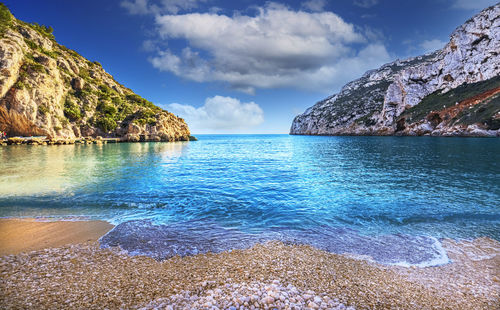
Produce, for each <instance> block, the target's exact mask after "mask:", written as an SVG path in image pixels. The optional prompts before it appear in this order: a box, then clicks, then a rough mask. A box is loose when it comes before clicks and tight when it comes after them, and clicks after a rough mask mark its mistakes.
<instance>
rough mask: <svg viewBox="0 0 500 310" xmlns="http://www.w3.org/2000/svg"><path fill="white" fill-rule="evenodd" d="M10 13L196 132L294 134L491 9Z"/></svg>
mask: <svg viewBox="0 0 500 310" xmlns="http://www.w3.org/2000/svg"><path fill="white" fill-rule="evenodd" d="M4 3H5V4H6V5H7V6H8V7H9V8H10V9H11V11H12V13H13V14H14V15H15V16H16V17H17V18H19V19H22V20H24V21H27V22H38V23H40V24H45V25H50V26H52V27H54V29H55V30H54V34H55V36H56V39H57V41H58V42H59V43H61V44H63V45H66V46H67V47H69V48H72V49H74V50H76V51H77V52H79V53H80V54H82V55H83V56H84V57H86V58H88V59H90V60H93V61H94V60H97V61H99V62H100V63H102V65H103V67H104V68H105V70H106V71H107V72H109V73H110V74H112V75H113V76H114V77H115V78H116V79H117V80H118V81H120V82H121V83H123V84H124V85H126V86H127V87H129V88H131V89H132V90H133V91H135V92H136V93H138V94H140V95H141V96H143V97H145V98H147V99H148V100H150V101H153V102H154V103H156V104H158V105H160V106H162V107H163V108H165V109H167V110H170V111H172V112H174V113H176V114H178V115H179V116H182V117H184V118H185V119H186V120H187V122H188V124H189V125H190V127H191V131H192V132H193V133H194V134H197V133H198V134H199V133H287V132H288V130H289V128H290V125H291V122H292V120H293V118H294V117H295V115H297V114H299V113H302V112H303V111H304V110H305V109H306V108H308V107H310V106H312V105H313V104H314V103H315V102H317V101H319V100H322V99H324V98H325V97H327V96H328V95H331V94H333V93H335V92H337V91H338V90H339V89H340V88H341V87H342V86H343V85H344V84H345V83H347V82H349V81H350V80H352V79H355V78H357V77H359V76H360V75H361V74H362V73H364V72H365V71H366V70H369V69H374V68H376V67H378V66H380V65H381V64H384V63H386V62H389V61H392V60H395V59H396V58H407V57H410V56H416V55H420V54H422V53H425V52H429V51H432V50H434V49H437V48H440V47H442V46H444V44H445V43H446V42H447V40H448V37H449V35H450V34H451V32H452V31H453V30H454V29H455V28H456V27H458V26H459V25H461V24H462V23H463V22H465V21H466V20H467V19H468V18H470V17H472V16H473V15H474V14H476V13H478V12H479V11H480V10H481V9H483V8H485V7H487V6H489V5H492V4H495V3H496V1H490V0H474V1H473V0H419V1H413V0H409V1H401V0H353V1H347V0H335V1H326V0H304V1H272V2H270V1H247V0H240V1H227V0H116V1H102V0H100V1H99V0H86V1H66V0H47V1H40V0H38V1H29V0H14V1H13V0H7V1H4Z"/></svg>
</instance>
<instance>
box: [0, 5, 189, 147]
mask: <svg viewBox="0 0 500 310" xmlns="http://www.w3.org/2000/svg"><path fill="white" fill-rule="evenodd" d="M52 31H53V29H52V27H49V26H44V25H38V24H36V23H35V24H30V23H26V22H23V21H20V20H18V19H16V18H14V16H13V15H12V14H11V13H10V12H9V10H8V8H7V7H6V6H5V5H4V4H1V3H0V35H1V37H0V41H1V47H0V55H1V56H0V66H1V68H0V69H2V71H1V74H0V98H1V99H0V130H4V131H7V133H9V134H10V135H48V136H52V137H67V138H75V137H81V136H108V137H121V138H123V139H124V140H129V141H137V140H153V141H176V140H188V139H189V134H190V133H189V129H188V127H187V125H186V123H185V122H184V120H183V119H182V118H179V117H176V116H175V115H173V114H172V113H170V112H168V111H165V110H163V109H161V108H160V107H158V106H156V105H154V104H153V103H152V102H150V101H148V100H146V99H144V98H142V97H141V96H139V95H137V94H135V93H134V92H132V90H130V89H128V88H126V87H124V86H123V85H121V84H120V83H118V82H117V81H115V80H114V78H113V77H112V76H111V75H110V74H108V73H106V72H105V71H104V69H103V68H102V65H101V64H100V63H99V62H97V61H94V62H92V61H89V60H87V59H85V58H84V57H82V56H80V55H79V54H78V53H77V52H75V51H74V50H71V49H69V48H67V47H65V46H63V45H61V44H58V43H57V42H56V41H55V37H54V35H53V33H52Z"/></svg>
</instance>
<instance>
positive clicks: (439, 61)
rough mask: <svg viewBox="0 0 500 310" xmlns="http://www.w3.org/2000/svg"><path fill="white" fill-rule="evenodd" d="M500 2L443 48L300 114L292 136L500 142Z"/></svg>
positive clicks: (367, 77)
mask: <svg viewBox="0 0 500 310" xmlns="http://www.w3.org/2000/svg"><path fill="white" fill-rule="evenodd" d="M499 53H500V4H497V5H495V6H492V7H489V8H487V9H485V10H483V11H482V12H481V13H479V14H478V15H476V16H475V17H473V18H471V19H470V20H468V21H467V22H466V23H465V24H463V25H462V26H460V27H459V28H457V29H456V30H455V31H454V32H453V33H452V35H451V38H450V41H449V43H448V44H447V45H446V46H445V47H444V48H443V49H441V50H438V51H436V52H434V53H431V54H427V55H424V56H420V57H415V58H411V59H407V60H403V61H401V60H397V61H395V62H392V63H389V64H386V65H384V66H382V67H381V68H379V69H377V70H372V71H368V72H366V73H365V74H364V75H363V76H362V77H361V78H360V79H358V80H355V81H352V82H350V83H348V84H347V85H345V86H344V87H343V88H342V90H341V91H340V92H339V93H338V94H336V95H333V96H331V97H328V98H326V99H325V100H323V101H320V102H318V103H316V104H315V105H314V106H313V107H311V108H309V109H307V110H306V111H305V112H304V114H301V115H299V116H297V117H296V118H295V119H294V121H293V124H292V127H291V130H290V134H304V135H436V136H455V135H458V136H467V135H470V136H500V77H499V74H500V56H499Z"/></svg>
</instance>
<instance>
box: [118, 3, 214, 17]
mask: <svg viewBox="0 0 500 310" xmlns="http://www.w3.org/2000/svg"><path fill="white" fill-rule="evenodd" d="M205 1H206V0H159V1H151V0H124V1H122V2H121V3H120V5H121V6H122V7H123V8H125V9H127V10H128V12H129V13H130V14H137V15H145V14H162V13H172V14H177V13H179V12H180V11H185V10H191V9H195V8H197V7H198V5H199V2H205Z"/></svg>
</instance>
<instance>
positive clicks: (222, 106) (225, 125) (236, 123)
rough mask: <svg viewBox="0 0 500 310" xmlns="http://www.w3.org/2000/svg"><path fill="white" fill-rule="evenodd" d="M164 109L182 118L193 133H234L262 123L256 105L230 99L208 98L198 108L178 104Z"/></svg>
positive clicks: (262, 118)
mask: <svg viewBox="0 0 500 310" xmlns="http://www.w3.org/2000/svg"><path fill="white" fill-rule="evenodd" d="M166 108H167V110H169V111H170V112H172V113H174V114H177V115H179V116H180V117H182V118H184V119H185V120H186V122H187V123H188V124H189V127H190V129H191V131H192V132H194V133H214V132H226V131H227V132H234V131H238V130H245V129H249V128H252V127H255V126H257V125H260V124H261V123H262V122H263V121H264V112H263V111H262V108H261V107H260V106H259V105H258V104H256V103H255V102H241V101H240V100H238V99H236V98H232V97H223V96H215V97H210V98H207V99H206V100H205V104H204V105H203V106H201V107H199V108H196V107H194V106H192V105H184V104H179V103H172V104H169V105H167V106H166Z"/></svg>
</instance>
